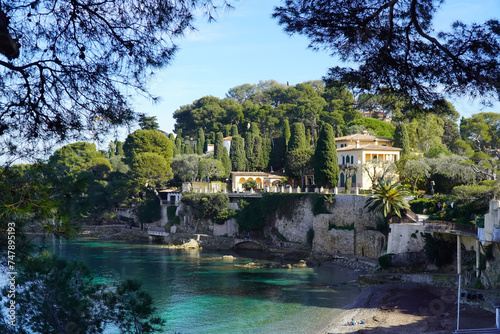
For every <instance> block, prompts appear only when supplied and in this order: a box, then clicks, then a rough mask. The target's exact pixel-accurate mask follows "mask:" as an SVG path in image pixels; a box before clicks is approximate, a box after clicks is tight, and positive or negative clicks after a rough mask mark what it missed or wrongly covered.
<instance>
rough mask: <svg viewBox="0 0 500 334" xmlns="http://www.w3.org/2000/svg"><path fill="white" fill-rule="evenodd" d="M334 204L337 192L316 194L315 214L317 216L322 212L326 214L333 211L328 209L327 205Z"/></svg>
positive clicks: (313, 204)
mask: <svg viewBox="0 0 500 334" xmlns="http://www.w3.org/2000/svg"><path fill="white" fill-rule="evenodd" d="M333 204H335V194H328V195H319V194H315V195H314V197H313V203H312V212H313V215H315V216H317V215H319V214H322V213H325V214H329V213H331V212H330V211H328V209H327V208H326V207H327V205H333Z"/></svg>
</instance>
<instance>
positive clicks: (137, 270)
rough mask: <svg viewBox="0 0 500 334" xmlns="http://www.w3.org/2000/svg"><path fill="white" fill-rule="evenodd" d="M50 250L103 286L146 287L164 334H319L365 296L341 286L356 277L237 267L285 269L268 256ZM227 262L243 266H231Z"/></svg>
mask: <svg viewBox="0 0 500 334" xmlns="http://www.w3.org/2000/svg"><path fill="white" fill-rule="evenodd" d="M52 248H53V249H54V251H55V252H56V253H58V254H59V255H61V256H63V257H65V258H68V259H79V260H82V261H84V262H85V263H87V265H88V266H89V267H90V269H91V270H92V271H93V273H94V274H95V275H96V276H97V279H98V280H99V281H101V282H107V281H116V280H118V279H126V278H135V279H140V280H142V282H143V288H144V290H146V291H148V292H149V293H150V294H151V295H152V296H153V298H154V300H155V305H156V307H157V308H158V312H159V314H160V315H161V316H162V317H163V318H164V319H165V320H166V321H167V326H166V328H165V333H182V334H185V333H186V334H187V333H204V334H207V333H214V334H215V333H217V334H219V333H231V334H234V333H290V334H302V333H317V332H318V331H320V330H322V329H324V328H325V326H327V325H328V324H329V323H330V322H331V320H332V318H333V317H334V316H335V315H336V314H338V313H339V312H340V311H341V310H340V308H341V307H342V306H344V305H346V304H348V303H349V302H350V301H351V300H352V298H353V297H354V296H355V295H357V294H358V293H359V290H358V289H357V288H355V287H350V286H345V285H342V284H341V283H343V282H347V281H350V280H352V276H351V274H350V273H349V272H345V271H341V270H339V269H337V268H333V267H328V266H320V267H317V268H301V269H246V268H241V267H237V266H235V265H237V264H247V263H249V262H256V263H263V264H266V263H271V264H276V263H280V261H281V260H280V259H279V258H278V259H272V258H266V257H265V255H264V254H262V253H251V252H248V253H233V252H231V251H227V252H218V253H217V252H209V251H204V250H200V251H198V250H192V251H185V250H171V249H168V248H166V247H164V246H161V245H154V244H151V245H146V244H128V243H120V242H101V241H92V240H79V241H73V242H61V241H54V242H53V244H52ZM222 255H233V256H236V257H237V259H236V260H235V261H234V262H225V261H223V260H222V259H221V257H222ZM332 286H335V287H336V288H332Z"/></svg>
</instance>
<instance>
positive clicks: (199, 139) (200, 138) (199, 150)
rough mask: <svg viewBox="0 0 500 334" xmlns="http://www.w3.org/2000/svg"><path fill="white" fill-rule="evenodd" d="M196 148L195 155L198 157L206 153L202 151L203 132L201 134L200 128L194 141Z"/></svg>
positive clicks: (203, 143)
mask: <svg viewBox="0 0 500 334" xmlns="http://www.w3.org/2000/svg"><path fill="white" fill-rule="evenodd" d="M196 146H197V149H196V153H197V154H198V155H202V154H203V153H205V152H206V151H204V147H205V132H203V129H202V128H199V129H198V137H197V139H196Z"/></svg>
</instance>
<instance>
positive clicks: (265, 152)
mask: <svg viewBox="0 0 500 334" xmlns="http://www.w3.org/2000/svg"><path fill="white" fill-rule="evenodd" d="M271 151H272V140H271V138H269V137H265V138H264V139H263V141H262V157H261V163H262V169H268V168H269V165H270V161H271Z"/></svg>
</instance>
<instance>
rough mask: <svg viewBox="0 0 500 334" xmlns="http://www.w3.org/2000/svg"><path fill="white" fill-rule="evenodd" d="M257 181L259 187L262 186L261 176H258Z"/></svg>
mask: <svg viewBox="0 0 500 334" xmlns="http://www.w3.org/2000/svg"><path fill="white" fill-rule="evenodd" d="M255 182H257V188H262V179H261V178H260V177H258V178H256V179H255Z"/></svg>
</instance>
